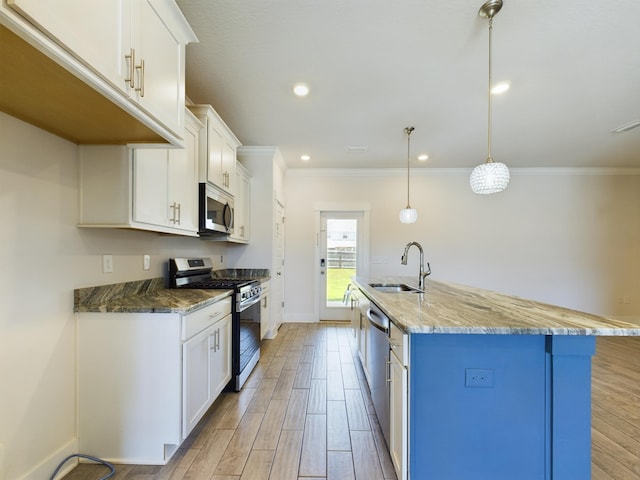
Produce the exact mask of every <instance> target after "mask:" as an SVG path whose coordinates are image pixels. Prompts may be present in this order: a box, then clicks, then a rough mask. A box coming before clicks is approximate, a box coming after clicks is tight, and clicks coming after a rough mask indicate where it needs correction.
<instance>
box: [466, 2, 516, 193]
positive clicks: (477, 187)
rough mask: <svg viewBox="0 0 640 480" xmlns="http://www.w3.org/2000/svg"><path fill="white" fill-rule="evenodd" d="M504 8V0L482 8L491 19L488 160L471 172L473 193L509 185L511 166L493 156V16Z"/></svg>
mask: <svg viewBox="0 0 640 480" xmlns="http://www.w3.org/2000/svg"><path fill="white" fill-rule="evenodd" d="M501 8H502V0H488V1H487V2H486V3H485V4H484V5H482V7H481V8H480V12H478V13H479V14H480V16H481V17H485V18H488V19H489V88H488V91H487V93H488V100H489V102H488V103H489V108H488V112H487V114H488V115H487V117H488V128H487V161H486V162H485V163H483V164H481V165H478V166H477V167H476V168H474V169H473V171H472V172H471V177H469V184H470V185H471V190H473V193H479V194H490V193H498V192H501V191H503V190H504V189H505V188H507V185H509V179H510V174H509V168H508V167H507V166H506V165H505V164H504V163H500V162H494V161H493V159H492V158H491V118H492V109H491V86H492V85H493V80H492V74H491V51H492V48H491V44H492V37H493V17H494V16H495V15H496V14H497V13H498V12H499V11H500V9H501Z"/></svg>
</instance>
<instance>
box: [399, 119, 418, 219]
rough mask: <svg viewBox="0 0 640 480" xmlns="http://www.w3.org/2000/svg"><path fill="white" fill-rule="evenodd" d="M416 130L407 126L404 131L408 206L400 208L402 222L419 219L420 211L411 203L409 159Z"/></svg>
mask: <svg viewBox="0 0 640 480" xmlns="http://www.w3.org/2000/svg"><path fill="white" fill-rule="evenodd" d="M414 130H415V128H414V127H405V129H404V133H406V134H407V208H403V209H402V210H400V222H402V223H415V222H416V220H417V219H418V211H417V210H416V209H415V208H411V205H409V178H410V176H411V175H410V169H409V159H410V158H411V134H412V133H413V131H414Z"/></svg>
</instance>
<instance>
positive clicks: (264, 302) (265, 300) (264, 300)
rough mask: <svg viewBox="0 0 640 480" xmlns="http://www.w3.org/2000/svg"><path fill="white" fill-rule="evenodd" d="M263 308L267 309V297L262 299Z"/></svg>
mask: <svg viewBox="0 0 640 480" xmlns="http://www.w3.org/2000/svg"><path fill="white" fill-rule="evenodd" d="M262 307H263V308H267V297H264V298H263V299H262Z"/></svg>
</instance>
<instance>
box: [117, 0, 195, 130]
mask: <svg viewBox="0 0 640 480" xmlns="http://www.w3.org/2000/svg"><path fill="white" fill-rule="evenodd" d="M155 4H157V5H160V4H161V2H150V1H149V0H137V1H134V3H133V6H134V8H133V15H132V25H131V41H130V48H129V49H127V48H126V46H125V49H124V52H123V53H124V55H122V58H124V59H125V60H127V62H126V66H127V67H129V68H128V76H127V78H130V79H131V78H132V80H130V81H126V82H124V84H125V87H126V88H127V89H128V92H129V94H130V95H133V97H134V99H135V100H136V101H137V102H139V103H140V105H141V106H142V107H143V108H144V109H145V110H146V111H147V112H149V113H150V114H151V115H153V116H154V117H156V118H157V119H158V120H161V121H162V122H163V123H165V124H166V125H167V126H168V127H169V128H171V129H172V130H179V129H180V128H181V126H182V125H183V111H184V45H182V44H181V42H180V40H179V37H177V36H175V34H174V32H172V31H171V30H170V29H169V28H168V27H167V26H166V24H165V23H164V20H163V18H162V16H161V15H160V13H162V11H161V10H160V9H159V8H156V7H155ZM123 44H125V45H126V41H125V42H123ZM129 56H131V58H125V57H129ZM132 60H133V61H132ZM131 64H133V68H131ZM132 87H133V88H132ZM132 90H133V91H132Z"/></svg>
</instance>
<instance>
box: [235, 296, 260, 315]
mask: <svg viewBox="0 0 640 480" xmlns="http://www.w3.org/2000/svg"><path fill="white" fill-rule="evenodd" d="M259 302H260V297H255V298H254V299H253V300H251V301H250V302H249V303H245V304H243V305H242V308H239V309H238V310H239V311H240V312H243V311H245V310H246V309H247V308H249V307H252V306H254V305H255V304H256V303H259Z"/></svg>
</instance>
